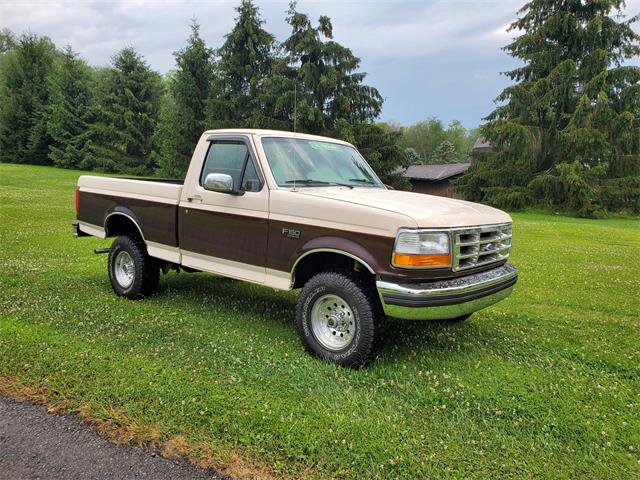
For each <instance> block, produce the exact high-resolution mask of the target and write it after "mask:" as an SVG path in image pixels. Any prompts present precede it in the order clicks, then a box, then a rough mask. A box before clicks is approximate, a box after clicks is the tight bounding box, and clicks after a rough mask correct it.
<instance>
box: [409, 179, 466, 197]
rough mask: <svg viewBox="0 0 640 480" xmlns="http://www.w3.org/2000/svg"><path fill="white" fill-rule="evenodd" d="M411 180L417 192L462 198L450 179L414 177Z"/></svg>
mask: <svg viewBox="0 0 640 480" xmlns="http://www.w3.org/2000/svg"><path fill="white" fill-rule="evenodd" d="M410 181H411V186H412V187H413V191H414V192H416V193H425V194H427V195H437V196H439V197H449V198H462V197H461V196H460V195H458V194H457V193H455V192H454V191H453V186H452V185H451V182H450V181H449V180H448V179H447V180H440V181H438V182H432V181H427V180H417V179H414V178H412V179H411V180H410Z"/></svg>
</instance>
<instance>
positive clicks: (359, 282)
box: [296, 272, 386, 368]
mask: <svg viewBox="0 0 640 480" xmlns="http://www.w3.org/2000/svg"><path fill="white" fill-rule="evenodd" d="M327 295H336V296H338V297H340V298H342V299H343V300H344V302H345V303H346V304H348V307H349V309H350V311H351V312H352V313H353V319H354V325H355V333H353V337H352V339H351V343H349V344H348V345H346V346H345V347H344V348H342V349H339V350H336V349H329V348H326V347H325V346H324V345H323V344H322V343H321V340H319V339H318V337H316V334H315V333H314V328H313V326H312V310H313V306H314V304H315V303H316V302H317V301H319V300H320V299H322V298H323V297H326V296H327ZM296 328H297V331H298V335H299V336H300V340H301V341H302V344H303V346H304V348H305V349H306V350H307V352H309V353H310V354H312V355H315V356H317V357H320V358H322V359H324V360H328V361H331V362H334V363H337V364H339V365H342V366H344V367H351V368H360V367H363V366H365V365H366V364H367V363H369V362H371V361H372V360H373V359H374V358H375V357H376V355H377V354H378V352H379V351H380V349H381V348H382V347H383V344H384V339H385V337H386V336H385V335H384V332H385V329H386V318H385V316H384V314H383V312H382V307H381V305H380V300H379V298H378V296H377V292H376V291H375V288H374V287H373V285H372V284H371V282H368V281H367V279H363V278H359V277H357V276H354V275H350V274H349V273H346V272H323V273H319V274H317V275H315V276H314V277H312V278H311V279H309V281H307V283H306V284H305V285H304V287H303V288H302V291H301V292H300V296H299V297H298V301H297V303H296Z"/></svg>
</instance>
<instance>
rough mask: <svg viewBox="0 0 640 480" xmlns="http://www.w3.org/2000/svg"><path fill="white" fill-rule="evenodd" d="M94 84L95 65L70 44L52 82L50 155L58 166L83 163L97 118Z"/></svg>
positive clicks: (71, 165)
mask: <svg viewBox="0 0 640 480" xmlns="http://www.w3.org/2000/svg"><path fill="white" fill-rule="evenodd" d="M92 86H93V85H92V72H91V68H90V67H89V66H88V65H87V64H86V63H85V62H84V61H83V60H82V59H80V58H78V55H77V54H76V53H75V52H73V50H72V49H71V47H70V46H67V47H66V48H65V49H64V50H63V52H62V55H61V57H60V58H59V59H58V61H57V62H56V66H55V68H54V72H53V74H52V75H51V77H50V82H49V87H50V92H51V98H50V103H49V106H48V109H47V132H48V135H49V137H50V138H51V140H52V142H53V143H52V144H51V145H49V158H50V160H51V161H52V162H53V164H54V165H56V166H59V167H65V168H78V167H79V166H80V164H81V163H82V159H83V156H84V155H85V154H86V151H85V146H86V144H87V141H88V131H89V126H90V124H91V123H92V121H93V104H92Z"/></svg>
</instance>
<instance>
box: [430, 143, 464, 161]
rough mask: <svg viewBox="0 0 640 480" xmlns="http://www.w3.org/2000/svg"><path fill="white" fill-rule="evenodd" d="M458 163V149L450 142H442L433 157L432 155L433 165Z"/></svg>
mask: <svg viewBox="0 0 640 480" xmlns="http://www.w3.org/2000/svg"><path fill="white" fill-rule="evenodd" d="M457 161H458V154H457V153H456V148H455V147H454V146H453V143H451V142H449V141H448V140H444V141H443V142H441V143H440V145H438V146H437V147H436V149H435V150H434V152H433V155H431V163H432V164H442V163H456V162H457Z"/></svg>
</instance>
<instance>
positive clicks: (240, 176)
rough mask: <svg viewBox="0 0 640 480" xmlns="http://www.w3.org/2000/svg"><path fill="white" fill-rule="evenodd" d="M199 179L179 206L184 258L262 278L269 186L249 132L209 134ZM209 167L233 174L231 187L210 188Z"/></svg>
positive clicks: (210, 268) (257, 279)
mask: <svg viewBox="0 0 640 480" xmlns="http://www.w3.org/2000/svg"><path fill="white" fill-rule="evenodd" d="M208 140H209V146H208V148H207V153H206V157H205V160H204V162H203V166H202V171H201V172H200V175H199V178H198V179H197V181H193V180H192V181H190V182H189V185H188V186H187V182H185V186H184V189H183V195H182V200H181V202H180V207H179V209H178V216H179V218H178V225H179V230H180V231H179V238H180V249H181V253H182V264H183V265H185V266H188V267H192V268H195V269H198V270H204V271H208V272H213V273H218V274H221V275H224V276H228V277H233V278H238V279H241V280H247V281H251V282H255V283H264V281H265V277H266V254H267V235H268V213H269V212H268V209H269V189H268V188H267V186H266V184H265V181H264V177H263V175H262V173H261V171H260V167H259V164H258V162H257V161H256V156H255V153H254V151H253V148H252V144H251V142H250V139H249V138H248V137H246V136H216V135H212V136H210V137H209V139H208ZM210 173H219V174H226V175H229V176H230V177H231V178H232V180H233V192H231V193H221V192H214V191H210V190H206V189H205V188H204V180H205V178H206V177H207V175H208V174H210Z"/></svg>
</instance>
